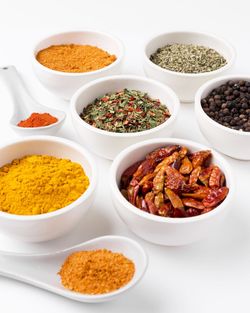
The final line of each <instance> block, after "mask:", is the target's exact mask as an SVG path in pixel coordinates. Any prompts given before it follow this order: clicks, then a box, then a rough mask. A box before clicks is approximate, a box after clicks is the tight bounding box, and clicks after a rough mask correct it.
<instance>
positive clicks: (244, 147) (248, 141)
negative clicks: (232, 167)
mask: <svg viewBox="0 0 250 313" xmlns="http://www.w3.org/2000/svg"><path fill="white" fill-rule="evenodd" d="M229 80H234V81H239V80H246V81H250V76H249V75H248V76H247V75H245V76H242V75H226V76H222V77H217V78H216V79H213V80H211V81H208V82H207V83H206V84H204V85H203V86H201V88H199V90H198V91H197V93H196V95H195V115H196V118H197V122H198V124H199V127H200V130H201V132H202V133H203V135H204V137H206V139H207V140H208V141H209V142H210V145H212V146H213V147H214V148H215V149H217V150H219V151H220V152H222V153H225V154H226V155H228V156H230V157H232V158H237V159H240V160H248V161H249V160H250V132H243V131H237V130H234V129H231V128H229V127H225V126H223V125H221V124H219V123H217V122H215V121H214V120H212V119H211V118H210V117H209V116H208V115H207V114H206V113H205V112H204V110H203V109H202V106H201V99H203V98H205V97H207V96H208V95H209V93H210V92H211V91H212V90H213V89H214V88H218V87H219V86H221V85H223V84H224V83H226V82H228V81H229ZM236 147H237V149H236Z"/></svg>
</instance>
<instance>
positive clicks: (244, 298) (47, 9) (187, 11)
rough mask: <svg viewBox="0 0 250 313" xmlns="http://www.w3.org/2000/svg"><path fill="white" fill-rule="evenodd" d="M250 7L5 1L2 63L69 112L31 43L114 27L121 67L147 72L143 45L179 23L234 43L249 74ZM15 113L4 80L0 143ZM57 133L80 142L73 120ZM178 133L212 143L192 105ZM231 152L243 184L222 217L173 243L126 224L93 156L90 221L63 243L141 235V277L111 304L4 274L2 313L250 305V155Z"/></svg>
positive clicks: (1, 7)
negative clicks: (199, 234) (47, 82)
mask: <svg viewBox="0 0 250 313" xmlns="http://www.w3.org/2000/svg"><path fill="white" fill-rule="evenodd" d="M247 4H248V1H247V0H245V1H244V0H237V1H219V0H209V1H202V0H196V1H190V0H186V1H182V0H171V1H169V0H162V1H160V0H153V1H146V0H144V1H135V0H124V1H119V0H114V1H111V0H105V1H101V0H100V1H97V0H89V1H86V0H54V1H53V0H40V1H32V0H30V1H28V0H0V12H1V14H0V66H4V65H9V64H14V65H16V67H17V69H18V70H19V71H20V73H21V74H22V76H23V77H24V79H25V80H26V83H27V86H28V88H29V90H30V92H31V93H32V94H33V95H34V97H36V98H37V99H38V100H39V101H40V102H41V103H45V104H47V105H49V106H54V107H60V108H62V109H64V110H65V111H68V106H69V103H67V102H63V101H60V100H59V99H57V98H55V97H54V96H53V95H51V94H49V93H48V92H47V91H46V90H45V89H43V87H42V86H41V85H40V84H39V83H38V82H37V80H36V78H35V76H34V74H33V73H32V69H31V62H30V54H31V50H32V46H33V44H34V43H35V42H36V41H37V40H39V39H40V38H41V37H43V36H46V35H47V34H50V33H52V32H57V31H62V30H71V29H72V30H73V29H85V28H88V29H96V30H100V31H106V32H110V33H111V34H114V35H116V36H118V37H119V38H120V39H121V40H122V41H123V42H124V45H125V48H126V57H125V65H124V69H123V72H124V73H134V74H139V75H143V71H142V62H141V51H142V47H143V43H144V41H145V40H146V39H147V38H149V37H151V36H152V35H154V34H155V33H158V32H164V31H169V30H182V29H185V30H199V31H206V32H211V33H214V34H218V35H220V36H222V37H224V38H226V39H228V40H229V41H230V42H231V43H232V44H233V45H234V46H235V48H236V50H237V61H236V65H235V68H234V69H233V71H234V72H235V73H250V62H249V55H250V46H249V37H250V36H249V31H250V17H249V8H248V6H247ZM10 114H11V103H10V99H9V98H8V95H7V93H6V91H5V89H4V87H3V86H2V84H1V85H0V143H1V144H3V143H5V142H6V141H7V140H9V139H11V138H16V135H15V134H14V133H12V132H11V130H10V129H9V127H8V119H9V116H10ZM59 135H60V136H63V137H66V138H70V139H73V140H76V141H77V137H76V136H75V134H74V132H73V130H72V125H71V122H70V118H69V117H68V119H67V121H66V123H65V126H64V128H63V129H62V130H61V132H60V133H59ZM175 136H176V137H183V138H188V139H192V140H195V141H198V142H201V143H205V144H207V145H208V143H206V141H205V139H204V138H203V137H202V135H201V133H200V132H199V129H198V127H197V125H196V122H195V117H194V113H193V105H192V104H185V105H182V108H181V112H180V116H179V120H178V127H177V131H176V133H175ZM249 144H250V143H249ZM235 148H236V149H237V147H235ZM0 157H1V156H0ZM227 159H228V160H229V161H230V163H231V165H232V169H233V171H234V174H235V177H236V183H237V188H238V189H237V193H236V197H235V201H234V203H233V204H232V206H233V207H232V210H231V211H230V212H229V214H228V217H227V219H226V220H225V222H224V224H223V225H222V226H221V228H220V229H218V230H217V231H216V232H215V233H212V234H211V235H210V237H209V238H208V239H206V240H203V241H202V242H199V243H196V244H193V245H190V246H186V247H176V248H175V247H172V248H168V247H159V246H155V245H152V244H149V243H146V242H144V241H142V240H140V239H139V238H136V237H135V236H134V235H133V234H132V233H131V232H130V231H129V230H127V228H126V226H125V225H124V224H123V223H122V222H121V221H120V220H119V218H118V216H117V215H116V213H115V210H114V208H113V206H112V204H111V201H110V195H109V190H108V185H107V183H106V181H107V176H108V170H109V167H110V162H109V161H105V160H102V159H99V158H96V160H97V163H98V167H99V172H100V173H99V174H100V179H99V186H98V190H97V191H96V201H95V203H94V205H93V207H92V209H91V212H90V213H89V215H88V217H86V220H85V221H83V222H82V223H81V225H80V226H79V227H78V229H76V231H75V232H73V233H72V234H70V235H69V236H68V237H66V238H64V239H61V241H58V247H59V248H60V247H61V246H63V245H64V244H65V245H66V244H67V245H68V244H74V243H77V242H82V241H85V240H87V239H89V238H93V237H96V236H99V235H105V234H121V235H126V236H129V237H131V238H134V239H136V240H138V241H139V242H140V243H141V244H142V245H143V246H144V248H145V249H146V250H147V252H148V254H149V257H150V263H149V267H148V271H147V273H146V275H145V277H144V279H143V280H142V281H141V283H140V284H139V285H138V286H137V287H136V288H135V289H133V290H131V291H130V292H129V293H128V294H125V295H124V296H122V297H121V298H119V299H117V300H116V301H114V302H110V303H104V304H98V305H91V304H82V303H77V302H73V301H71V300H67V299H64V298H62V297H59V296H56V295H54V294H50V293H48V292H45V291H42V290H40V289H37V288H34V287H31V286H28V285H24V284H22V283H19V282H16V281H12V280H9V279H6V278H0V312H10V313H13V312H26V313H31V312H32V313H33V312H36V313H40V312H43V313H44V312H49V313H53V312H60V313H64V312H72V313H73V312H88V313H90V312H91V313H96V312H102V313H106V312H107V313H113V312H141V313H142V312H143V313H149V312H150V313H151V312H154V313H163V312H170V313H172V312H173V313H183V312H192V313H196V312H197V313H198V312H227V313H229V312H241V313H242V312H249V310H250V303H249V302H250V300H249V288H250V207H249V186H250V185H249V178H250V176H249V171H250V162H243V161H237V160H233V159H230V158H227ZM86 225H87V226H86ZM6 244H7V245H9V244H11V243H8V241H6V242H5V239H4V237H1V238H0V247H3V246H4V245H5V246H6Z"/></svg>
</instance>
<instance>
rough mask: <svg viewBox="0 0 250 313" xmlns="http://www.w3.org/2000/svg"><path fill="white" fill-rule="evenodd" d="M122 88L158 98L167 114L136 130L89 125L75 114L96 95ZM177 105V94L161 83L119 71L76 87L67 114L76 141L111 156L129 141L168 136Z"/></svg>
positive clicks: (130, 142) (175, 116) (177, 109)
mask: <svg viewBox="0 0 250 313" xmlns="http://www.w3.org/2000/svg"><path fill="white" fill-rule="evenodd" d="M124 88H128V89H136V90H140V91H144V92H147V93H148V94H149V96H150V97H152V98H154V99H159V100H160V101H161V103H162V104H165V105H167V107H168V109H169V111H170V114H171V117H170V118H169V119H168V120H167V121H166V122H164V123H162V124H161V125H159V126H157V127H155V128H152V129H149V130H146V131H142V132H137V133H115V132H108V131H104V130H101V129H98V128H96V127H93V126H91V125H89V124H88V123H86V122H84V121H83V120H82V119H81V118H80V116H79V114H80V113H81V112H82V110H83V108H84V107H86V106H87V105H88V104H90V103H91V102H93V101H94V100H95V99H96V98H98V97H101V96H103V95H104V94H106V93H109V92H116V91H119V90H122V89H124ZM179 107H180V104H179V100H178V98H177V96H176V95H175V93H174V92H173V91H172V90H171V89H170V88H168V87H167V86H165V85H164V84H161V83H159V82H157V81H154V80H151V79H148V78H144V77H140V76H131V75H120V76H110V77H105V78H102V79H98V80H95V81H94V82H92V83H89V84H88V85H85V86H83V87H82V88H80V89H79V90H78V91H77V92H76V93H75V95H74V96H73V97H72V99H71V116H72V121H73V126H74V128H75V130H76V132H77V135H78V139H79V141H80V142H81V143H82V144H83V145H85V146H86V147H88V148H89V149H90V150H91V151H92V152H94V153H96V154H97V155H99V156H101V157H104V158H107V159H111V160H112V159H114V157H115V156H116V155H117V154H118V153H119V152H120V151H122V150H123V149H124V148H126V147H128V146H129V145H131V144H134V143H136V142H139V141H142V140H145V139H150V138H155V137H164V136H166V137H169V136H171V135H172V133H173V131H174V127H175V125H176V118H177V115H178V111H179Z"/></svg>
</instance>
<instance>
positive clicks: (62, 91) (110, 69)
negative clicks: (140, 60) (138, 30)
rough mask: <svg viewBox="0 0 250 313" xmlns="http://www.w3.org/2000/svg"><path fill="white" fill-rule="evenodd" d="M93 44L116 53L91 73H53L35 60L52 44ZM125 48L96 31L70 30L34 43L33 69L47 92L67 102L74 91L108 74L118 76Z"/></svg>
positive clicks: (108, 36) (112, 38) (116, 40)
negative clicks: (110, 61)
mask: <svg viewBox="0 0 250 313" xmlns="http://www.w3.org/2000/svg"><path fill="white" fill-rule="evenodd" d="M72 43H73V44H80V45H92V46H97V47H98V48H101V49H103V50H105V51H107V52H109V53H110V54H115V55H116V57H117V59H116V61H115V62H113V63H112V64H110V65H108V66H106V67H104V68H102V69H99V70H96V71H91V72H85V73H66V72H60V71H55V70H52V69H49V68H47V67H46V66H43V65H42V64H41V63H39V62H38V61H37V59H36V55H37V53H38V52H39V51H40V50H42V49H45V48H48V47H49V46H51V45H60V44H72ZM123 55H124V48H123V45H122V43H121V42H120V41H119V40H118V39H117V38H115V37H113V36H111V35H109V34H106V33H102V32H97V31H87V30H85V31H71V32H65V33H59V34H55V35H52V36H49V37H47V38H45V39H43V40H41V41H39V43H37V44H36V46H35V48H34V50H33V57H32V63H33V69H34V71H35V73H36V76H37V78H38V79H39V80H40V82H41V83H42V84H43V85H44V87H46V88H47V89H48V90H49V91H51V92H52V93H54V94H55V95H57V96H58V97H60V98H63V99H66V100H68V99H70V98H71V96H72V95H73V94H74V92H75V91H76V90H77V89H78V88H79V87H81V86H82V85H83V84H86V83H87V82H90V81H92V80H94V79H97V78H100V77H104V76H107V75H114V74H119V73H120V71H121V66H122V59H123Z"/></svg>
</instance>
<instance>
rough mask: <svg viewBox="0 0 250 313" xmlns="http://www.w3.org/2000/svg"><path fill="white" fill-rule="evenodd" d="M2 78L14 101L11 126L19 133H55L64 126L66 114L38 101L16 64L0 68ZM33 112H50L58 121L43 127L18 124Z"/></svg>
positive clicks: (26, 134)
mask: <svg viewBox="0 0 250 313" xmlns="http://www.w3.org/2000/svg"><path fill="white" fill-rule="evenodd" d="M0 78H2V79H3V80H4V82H5V84H6V85H7V87H8V89H9V92H10V95H11V97H12V102H13V115H12V118H11V119H10V126H11V128H12V129H13V130H14V131H15V132H17V133H18V134H19V135H23V136H29V135H54V134H55V133H56V132H57V131H58V130H59V129H60V128H61V126H62V124H63V121H64V119H65V116H66V114H65V113H64V112H63V111H60V110H56V109H53V108H50V107H47V106H45V105H42V104H40V103H38V102H36V101H35V100H34V99H33V98H32V97H31V95H30V94H29V93H28V91H27V90H26V88H25V85H24V83H23V80H22V79H21V77H20V76H19V74H18V72H17V70H16V68H15V66H13V65H10V66H5V67H1V68H0ZM31 113H50V114H51V115H53V116H55V117H56V118H57V119H58V121H57V122H56V123H54V124H51V125H48V126H43V127H19V126H17V124H18V123H19V122H20V121H22V120H25V119H27V118H28V117H29V116H30V114H31Z"/></svg>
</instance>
